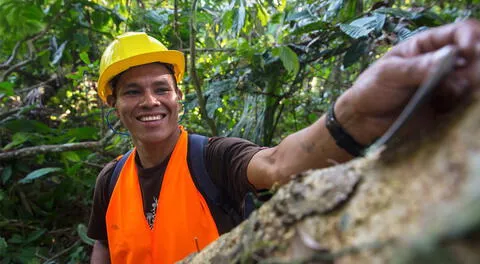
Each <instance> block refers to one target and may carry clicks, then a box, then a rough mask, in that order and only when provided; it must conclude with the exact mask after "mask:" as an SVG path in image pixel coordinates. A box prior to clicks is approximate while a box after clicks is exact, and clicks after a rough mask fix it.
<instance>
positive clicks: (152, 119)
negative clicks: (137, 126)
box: [137, 114, 167, 122]
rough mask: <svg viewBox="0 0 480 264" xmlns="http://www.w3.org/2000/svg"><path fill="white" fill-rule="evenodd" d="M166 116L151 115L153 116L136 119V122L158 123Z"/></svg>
mask: <svg viewBox="0 0 480 264" xmlns="http://www.w3.org/2000/svg"><path fill="white" fill-rule="evenodd" d="M165 116H167V115H166V114H153V115H142V116H139V117H137V120H139V121H142V122H152V121H159V120H162V119H164V118H165Z"/></svg>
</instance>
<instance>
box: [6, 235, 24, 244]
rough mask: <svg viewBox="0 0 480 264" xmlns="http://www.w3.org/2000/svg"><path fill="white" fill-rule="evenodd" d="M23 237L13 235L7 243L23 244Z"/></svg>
mask: <svg viewBox="0 0 480 264" xmlns="http://www.w3.org/2000/svg"><path fill="white" fill-rule="evenodd" d="M23 241H24V240H23V237H22V236H20V235H19V234H13V236H12V237H11V238H10V239H9V240H8V243H12V244H21V243H23Z"/></svg>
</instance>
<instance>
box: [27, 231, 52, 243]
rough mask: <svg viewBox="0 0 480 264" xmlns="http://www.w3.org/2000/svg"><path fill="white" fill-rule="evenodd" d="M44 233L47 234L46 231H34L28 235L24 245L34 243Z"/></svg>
mask: <svg viewBox="0 0 480 264" xmlns="http://www.w3.org/2000/svg"><path fill="white" fill-rule="evenodd" d="M45 232H47V229H39V230H36V231H34V232H32V233H30V234H29V235H28V237H27V239H26V240H25V243H32V242H34V241H36V240H37V239H39V238H40V237H41V236H42V235H43V234H45Z"/></svg>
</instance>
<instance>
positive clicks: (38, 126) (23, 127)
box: [0, 109, 54, 133]
mask: <svg viewBox="0 0 480 264" xmlns="http://www.w3.org/2000/svg"><path fill="white" fill-rule="evenodd" d="M27 110H29V109H27ZM0 126H1V127H5V128H7V129H9V130H11V131H12V132H38V133H52V131H54V130H53V129H51V128H49V127H48V126H47V125H45V124H44V123H41V122H38V121H34V120H27V119H19V120H12V121H9V122H7V123H5V124H1V125H0Z"/></svg>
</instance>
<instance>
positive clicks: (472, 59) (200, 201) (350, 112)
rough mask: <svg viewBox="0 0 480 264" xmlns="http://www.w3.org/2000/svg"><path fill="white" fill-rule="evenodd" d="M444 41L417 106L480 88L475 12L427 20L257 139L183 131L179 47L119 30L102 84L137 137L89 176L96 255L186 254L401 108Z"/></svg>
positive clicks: (429, 112) (148, 257)
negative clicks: (284, 125)
mask: <svg viewBox="0 0 480 264" xmlns="http://www.w3.org/2000/svg"><path fill="white" fill-rule="evenodd" d="M445 50H448V51H449V52H454V53H456V56H457V63H456V66H455V69H454V71H453V72H452V73H451V74H450V75H448V77H447V79H446V80H445V81H444V84H443V85H442V87H440V89H437V92H436V94H435V95H434V97H433V98H434V100H432V102H431V103H430V104H428V105H427V106H426V107H425V109H423V110H422V111H421V112H420V113H419V115H418V116H419V117H420V118H422V119H423V120H424V121H427V120H431V119H433V118H434V117H435V116H436V115H437V114H438V110H439V109H444V108H445V107H444V104H445V102H447V101H448V102H449V103H452V102H453V103H454V102H455V101H457V100H459V99H461V98H464V97H465V96H468V94H470V93H471V92H472V91H473V90H474V88H478V87H480V77H479V75H480V74H479V72H480V23H479V22H478V21H466V22H460V23H456V24H451V25H446V26H443V27H439V28H435V29H431V30H428V31H426V32H423V33H421V34H419V35H417V36H415V37H413V38H411V39H410V40H408V41H405V42H403V43H401V44H400V45H398V46H396V47H394V48H393V49H392V50H391V51H389V52H388V53H387V54H386V55H385V56H383V57H382V58H381V59H380V60H379V61H377V62H376V63H375V64H373V65H372V66H371V67H370V68H368V69H367V70H366V71H365V72H364V73H362V74H361V75H360V77H359V78H358V80H357V81H356V82H355V83H354V85H353V86H352V87H351V88H350V89H349V90H347V91H346V92H345V93H344V94H342V95H341V96H340V97H339V98H338V100H337V102H336V103H335V104H334V105H332V107H330V110H329V112H328V114H327V115H324V116H322V117H321V118H320V119H319V120H318V121H316V122H315V123H314V124H312V125H310V126H309V127H307V128H305V129H303V130H300V131H298V132H295V133H293V134H291V135H289V136H288V137H286V138H285V139H283V140H282V142H281V143H280V144H279V145H278V146H275V147H272V148H263V147H259V146H257V145H255V144H253V143H251V142H248V141H246V140H243V139H239V138H226V137H213V138H205V137H201V136H198V135H191V134H189V133H187V131H186V130H185V129H184V128H183V127H181V126H179V125H178V112H179V109H180V108H181V105H180V103H179V100H181V98H182V92H181V91H180V90H179V89H178V87H177V82H179V81H181V79H182V76H183V73H184V67H185V65H184V57H183V54H182V53H180V52H178V51H172V50H168V49H167V48H166V47H165V46H164V45H163V44H162V43H160V42H159V41H158V40H156V39H154V38H152V37H150V36H148V35H146V34H145V33H126V34H123V35H121V36H118V37H117V38H116V39H115V40H114V41H113V42H112V43H111V44H110V45H109V46H108V47H107V49H106V50H105V52H104V54H103V56H102V61H101V65H100V78H99V81H98V93H99V96H100V98H102V100H103V101H104V102H107V103H108V104H109V105H110V106H112V107H114V108H115V112H116V114H117V115H118V116H119V118H120V120H121V121H122V123H123V125H124V126H125V127H126V128H127V129H128V130H129V132H130V135H131V137H132V141H133V143H134V145H135V148H134V149H133V150H132V151H131V152H129V153H127V154H125V155H123V158H122V159H120V160H118V161H117V160H115V161H112V162H110V163H109V164H107V165H106V166H105V168H104V169H103V170H102V171H101V172H100V174H99V177H98V178H97V184H96V187H95V194H94V202H93V208H92V214H91V217H90V223H89V228H88V235H89V236H90V237H91V238H93V239H95V240H96V242H95V245H94V248H93V253H92V263H108V262H109V261H111V262H113V263H173V262H175V261H178V260H180V259H183V258H184V257H186V256H187V255H188V254H190V253H193V252H196V251H199V250H201V249H202V248H203V247H205V246H206V245H208V244H209V243H211V242H212V241H214V240H215V239H216V238H218V236H219V235H221V234H223V233H225V232H228V231H229V230H231V229H232V228H233V227H234V226H235V225H237V224H238V223H239V222H240V221H241V219H242V211H243V209H244V207H245V206H244V200H245V199H244V198H245V195H246V193H247V192H249V191H252V192H256V191H257V190H260V189H265V188H270V187H271V186H272V185H273V184H274V183H276V182H279V183H285V182H286V181H288V179H289V178H290V175H292V174H296V173H299V172H302V171H304V170H307V169H311V168H322V167H326V166H328V165H329V160H335V161H338V162H343V161H347V160H349V159H351V158H353V157H355V156H358V155H359V154H360V153H361V151H362V150H363V148H365V146H368V144H370V143H372V141H373V140H374V139H375V138H378V137H379V136H381V135H382V134H383V133H384V132H385V131H386V130H387V129H388V127H389V126H390V125H391V124H392V123H393V121H394V120H395V119H396V118H397V117H398V114H399V113H400V112H401V110H402V109H403V108H404V107H405V105H406V103H407V102H408V100H409V99H410V97H411V96H412V95H413V93H415V91H416V89H417V87H418V86H419V85H420V84H421V83H422V81H423V80H424V79H425V78H426V76H428V73H429V71H430V69H431V68H432V67H433V66H435V65H438V63H439V57H440V56H439V54H440V53H444V52H445ZM445 99H448V100H445ZM439 106H440V107H439ZM327 117H328V118H327ZM416 128H417V129H418V127H412V128H411V129H412V130H413V129H416ZM239 216H240V217H239ZM243 216H244V215H243Z"/></svg>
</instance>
